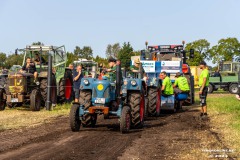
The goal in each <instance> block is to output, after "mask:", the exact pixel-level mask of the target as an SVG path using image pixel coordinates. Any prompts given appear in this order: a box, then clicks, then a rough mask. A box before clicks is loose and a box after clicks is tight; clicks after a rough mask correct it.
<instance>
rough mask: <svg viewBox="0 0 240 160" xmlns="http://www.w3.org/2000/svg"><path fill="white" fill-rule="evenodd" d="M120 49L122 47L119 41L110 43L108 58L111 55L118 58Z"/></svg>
mask: <svg viewBox="0 0 240 160" xmlns="http://www.w3.org/2000/svg"><path fill="white" fill-rule="evenodd" d="M120 49H121V47H120V44H119V43H115V44H113V45H111V44H109V45H108V46H107V49H106V57H107V58H109V57H113V58H117V55H118V53H119V51H120Z"/></svg>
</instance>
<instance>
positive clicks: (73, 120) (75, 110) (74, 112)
mask: <svg viewBox="0 0 240 160" xmlns="http://www.w3.org/2000/svg"><path fill="white" fill-rule="evenodd" d="M69 119H70V127H71V129H72V131H73V132H77V131H79V130H80V126H81V120H80V117H79V105H78V104H73V105H72V107H71V110H70V115H69Z"/></svg>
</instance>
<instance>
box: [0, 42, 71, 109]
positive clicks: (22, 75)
mask: <svg viewBox="0 0 240 160" xmlns="http://www.w3.org/2000/svg"><path fill="white" fill-rule="evenodd" d="M17 51H21V52H24V60H23V64H25V61H26V59H27V58H30V59H31V63H35V66H36V70H37V73H38V76H37V79H34V75H33V74H31V73H26V72H24V71H15V72H14V71H12V72H10V73H9V74H8V78H7V82H6V85H5V87H4V88H2V89H1V91H0V93H2V94H0V96H1V97H0V99H1V100H2V101H3V102H6V105H7V106H9V107H10V108H12V107H16V106H18V105H19V106H21V105H23V104H30V108H31V110H34V111H38V110H40V107H41V106H45V105H46V101H47V87H48V84H47V77H48V63H49V62H48V55H49V54H50V55H52V62H51V63H52V75H51V76H52V81H51V84H50V86H51V98H50V100H51V102H52V104H56V103H63V102H71V101H72V100H73V87H72V84H73V78H72V71H71V69H69V68H66V60H67V55H66V52H65V47H64V46H60V47H55V46H41V45H31V46H27V47H26V48H25V49H18V50H17ZM16 53H17V52H16ZM36 56H37V57H38V58H40V61H38V62H37V61H36V59H35V58H36ZM1 104H4V103H1ZM4 108H5V107H1V106H0V109H1V110H3V109H4Z"/></svg>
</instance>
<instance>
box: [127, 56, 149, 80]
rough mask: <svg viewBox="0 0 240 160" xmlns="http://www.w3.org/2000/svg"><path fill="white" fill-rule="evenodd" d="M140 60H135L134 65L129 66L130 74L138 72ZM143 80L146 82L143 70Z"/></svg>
mask: <svg viewBox="0 0 240 160" xmlns="http://www.w3.org/2000/svg"><path fill="white" fill-rule="evenodd" d="M140 63H141V62H140V60H139V59H138V58H137V59H135V60H134V65H131V66H130V70H131V71H132V73H138V72H139V67H140ZM143 80H144V81H145V82H146V80H147V75H146V73H145V71H144V69H143Z"/></svg>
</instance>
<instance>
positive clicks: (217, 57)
mask: <svg viewBox="0 0 240 160" xmlns="http://www.w3.org/2000/svg"><path fill="white" fill-rule="evenodd" d="M32 44H33V45H40V44H41V45H44V44H43V43H41V42H34V43H32ZM143 48H144V47H143ZM185 49H186V50H187V51H188V50H190V49H194V50H195V57H194V59H191V60H188V61H187V62H188V64H189V65H191V66H196V65H198V64H199V63H200V62H201V61H203V60H208V61H212V62H213V64H218V63H219V62H220V61H239V62H240V42H239V41H238V39H237V38H235V37H230V38H223V39H220V40H219V41H218V43H217V44H216V45H214V46H211V44H210V42H208V41H207V40H206V39H199V40H196V41H193V42H190V43H187V44H186V47H185ZM135 55H140V51H138V50H134V49H133V47H132V45H131V44H130V42H124V43H123V44H122V45H120V44H119V43H115V44H108V45H107V47H106V51H105V57H100V56H98V55H97V56H96V57H94V56H93V49H92V48H91V46H83V47H80V46H76V47H75V49H74V51H73V52H67V58H68V60H67V65H69V64H70V63H72V62H73V61H74V60H78V59H79V58H84V59H88V60H89V59H92V60H94V61H96V62H98V63H99V64H100V63H102V64H103V65H105V66H107V63H108V61H107V60H108V58H109V57H113V58H116V59H120V60H121V64H122V66H123V67H126V68H128V67H129V65H130V63H129V61H130V60H131V56H135ZM187 55H188V54H187ZM23 57H24V55H23V54H19V55H15V54H10V55H7V54H6V53H2V52H0V67H3V68H10V67H11V66H12V65H22V62H23Z"/></svg>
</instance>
